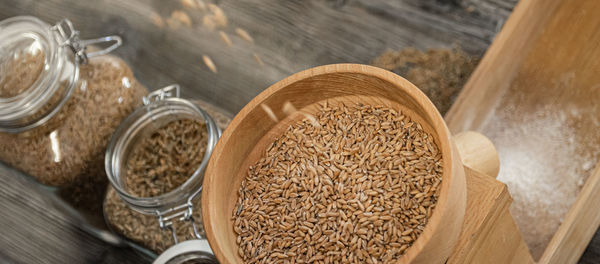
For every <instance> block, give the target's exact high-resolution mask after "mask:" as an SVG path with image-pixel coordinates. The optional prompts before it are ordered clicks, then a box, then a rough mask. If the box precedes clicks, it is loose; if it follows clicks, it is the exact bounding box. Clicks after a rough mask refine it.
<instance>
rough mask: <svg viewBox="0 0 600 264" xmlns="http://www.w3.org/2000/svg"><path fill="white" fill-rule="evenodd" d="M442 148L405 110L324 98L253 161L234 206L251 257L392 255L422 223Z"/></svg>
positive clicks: (333, 259)
mask: <svg viewBox="0 0 600 264" xmlns="http://www.w3.org/2000/svg"><path fill="white" fill-rule="evenodd" d="M441 181H442V156H441V152H440V151H439V150H438V147H437V145H436V143H435V142H434V139H433V137H432V135H431V134H429V133H427V132H426V131H424V129H423V127H422V126H421V124H419V123H417V122H415V121H413V120H411V118H410V117H409V116H407V115H405V114H403V113H402V112H400V111H397V110H394V109H391V108H388V107H383V106H370V105H362V104H356V105H351V106H343V105H342V106H329V105H327V104H324V105H322V106H320V108H319V110H318V111H317V113H316V114H315V116H314V118H307V119H304V120H301V121H298V122H296V123H294V124H292V125H291V126H290V127H289V128H288V129H287V130H286V131H285V132H284V134H283V135H281V136H280V137H279V138H277V139H276V140H275V141H274V142H273V143H272V144H271V145H270V146H269V147H267V149H266V151H265V153H264V155H263V156H262V157H261V158H260V159H259V160H258V161H257V162H256V163H255V164H254V165H252V166H251V167H250V168H249V170H248V174H247V176H246V178H245V179H244V180H243V182H242V185H241V187H240V189H239V191H238V197H239V198H238V201H237V203H236V206H235V209H234V212H233V222H234V225H233V230H234V232H235V233H236V234H237V245H238V246H239V248H238V253H239V255H240V257H241V258H242V259H243V260H244V262H246V263H288V262H289V263H294V262H295V263H315V262H324V263H380V262H383V263H388V262H393V261H397V260H398V259H399V258H400V257H401V256H402V255H403V254H404V253H405V252H406V250H407V249H408V248H409V247H410V246H411V245H412V244H413V243H414V241H416V240H417V238H418V237H419V235H420V234H421V233H422V232H423V230H424V228H425V226H426V224H427V222H428V219H429V218H430V217H431V214H432V212H433V209H434V207H435V204H436V202H437V199H438V196H439V190H440V188H441V186H440V184H441Z"/></svg>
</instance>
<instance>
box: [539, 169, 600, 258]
mask: <svg viewBox="0 0 600 264" xmlns="http://www.w3.org/2000/svg"><path fill="white" fill-rule="evenodd" d="M599 193H600V163H599V164H598V165H596V169H595V170H594V172H593V173H592V175H591V176H590V177H589V178H588V180H587V182H586V183H585V185H584V187H583V189H582V190H581V192H580V193H579V196H577V200H576V201H575V203H574V204H573V206H571V210H569V213H567V217H565V221H564V222H563V224H562V225H561V226H560V227H559V229H558V231H556V233H555V234H554V237H552V240H551V241H550V244H548V247H547V248H546V251H544V255H543V256H542V258H541V259H540V261H539V263H551V264H561V263H575V262H576V261H577V260H578V259H579V257H580V256H581V254H583V251H584V250H585V248H586V246H587V244H588V243H589V242H590V240H591V239H592V237H593V236H594V232H593V230H596V229H597V228H598V226H600V214H599V213H598V210H597V208H598V207H597V206H598V204H600V195H598V194H599Z"/></svg>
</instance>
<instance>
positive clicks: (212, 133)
mask: <svg viewBox="0 0 600 264" xmlns="http://www.w3.org/2000/svg"><path fill="white" fill-rule="evenodd" d="M143 101H144V106H142V107H140V108H138V109H136V110H135V111H134V112H133V113H132V114H131V115H129V116H128V117H127V118H126V119H125V120H124V121H123V122H122V123H121V125H119V127H118V128H117V129H116V131H115V133H114V134H113V136H112V138H111V140H110V142H109V144H108V147H107V151H106V158H105V169H106V174H107V176H108V179H109V182H110V184H111V185H112V186H113V187H114V189H115V191H116V192H117V195H118V196H119V197H120V198H121V200H123V201H124V202H125V204H127V205H128V206H129V207H131V208H132V209H134V210H136V211H138V212H141V213H145V214H152V215H157V216H159V217H161V218H160V219H163V218H167V220H165V221H168V220H169V218H168V215H172V214H176V213H178V212H186V211H191V210H193V208H191V207H193V205H192V204H191V200H192V199H193V198H194V197H195V196H196V195H198V194H199V193H200V192H201V190H202V181H203V178H204V169H205V168H206V165H207V164H208V160H209V157H210V154H211V153H212V150H213V148H214V146H215V145H216V143H217V140H218V139H219V136H220V130H219V128H218V126H217V125H216V123H215V121H214V120H213V119H212V117H211V116H210V115H208V113H206V112H205V111H204V110H202V109H201V108H200V107H198V106H197V105H195V104H194V103H192V102H191V101H188V100H185V99H182V98H179V86H178V85H171V86H168V87H165V88H162V89H159V90H157V91H154V92H152V93H150V94H149V95H148V96H147V97H145V98H144V99H143ZM185 119H188V120H194V121H198V122H201V123H204V124H205V125H206V128H205V129H206V130H207V131H206V132H207V140H206V148H205V151H204V155H203V157H202V160H201V161H200V164H199V165H198V167H197V168H196V169H195V171H194V173H193V175H190V176H189V178H187V179H186V180H185V181H184V182H183V183H182V184H181V185H179V186H177V187H175V188H174V189H172V190H169V191H167V192H164V193H161V194H159V195H156V196H147V197H140V196H137V195H135V194H134V193H131V192H130V191H129V190H128V188H127V180H126V179H127V177H128V175H127V172H126V164H127V162H128V161H129V159H130V156H131V154H132V150H133V149H134V148H135V147H136V146H138V144H139V143H140V142H141V141H142V139H145V138H148V137H150V136H151V135H152V134H153V133H154V132H156V131H157V130H159V129H161V128H163V127H164V126H165V125H166V124H168V123H170V122H173V121H177V120H185Z"/></svg>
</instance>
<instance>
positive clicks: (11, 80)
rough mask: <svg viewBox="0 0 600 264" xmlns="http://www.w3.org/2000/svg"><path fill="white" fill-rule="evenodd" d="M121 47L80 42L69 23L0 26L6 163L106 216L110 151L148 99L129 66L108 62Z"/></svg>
mask: <svg viewBox="0 0 600 264" xmlns="http://www.w3.org/2000/svg"><path fill="white" fill-rule="evenodd" d="M121 43H122V41H121V38H120V37H118V36H109V37H103V38H98V39H92V40H81V39H80V38H79V32H78V31H76V30H75V29H74V28H73V25H72V23H71V22H70V21H69V20H66V19H65V20H62V21H61V22H59V23H57V24H56V25H54V26H51V25H49V24H47V23H45V22H43V21H41V20H39V19H37V18H35V17H29V16H19V17H13V18H9V19H6V20H3V21H1V22H0V160H1V161H3V162H5V163H6V164H8V165H10V166H12V167H15V168H17V169H19V170H21V171H23V172H25V173H27V174H29V175H31V176H33V177H34V178H35V179H36V180H37V181H39V182H41V183H43V184H45V185H50V186H57V187H62V188H63V189H62V190H61V195H62V196H63V197H66V198H67V200H69V201H70V202H71V203H72V204H75V205H76V207H79V208H86V209H90V210H91V211H97V212H98V216H100V217H101V216H102V214H101V213H102V210H101V205H102V199H103V196H104V192H105V190H106V189H105V188H106V185H107V181H106V176H105V173H104V170H103V165H104V153H105V150H106V145H107V144H108V141H109V139H110V136H111V135H112V133H113V132H114V130H115V129H116V127H117V126H118V124H119V123H121V121H122V120H123V119H124V118H125V117H126V116H127V115H128V114H130V113H131V112H132V111H133V110H134V109H135V108H136V107H138V106H139V104H140V103H139V98H140V97H141V96H143V95H145V94H147V91H146V89H145V88H144V87H143V86H142V85H141V84H139V83H138V82H137V80H136V79H135V78H134V77H133V73H132V71H131V69H130V68H129V67H128V66H127V64H126V63H125V62H123V61H122V60H121V59H119V58H117V57H114V56H111V55H106V54H107V53H109V52H111V51H113V50H114V49H116V48H117V47H119V46H120V45H121ZM93 44H98V45H104V46H106V45H108V47H106V48H103V49H100V48H95V47H93V46H91V47H89V45H93ZM88 47H89V48H88ZM92 50H93V51H92ZM100 219H101V218H100Z"/></svg>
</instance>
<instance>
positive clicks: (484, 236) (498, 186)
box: [447, 141, 533, 264]
mask: <svg viewBox="0 0 600 264" xmlns="http://www.w3.org/2000/svg"><path fill="white" fill-rule="evenodd" d="M463 142H464V143H466V141H463ZM485 163H487V162H483V163H478V164H477V163H474V164H473V165H475V166H474V167H473V168H471V167H467V166H465V176H466V179H467V210H466V213H465V221H464V222H463V229H462V232H461V234H460V237H459V240H458V243H457V245H456V247H455V248H454V251H453V252H452V255H451V256H450V258H449V259H448V262H447V263H515V264H517V263H533V259H532V258H531V255H530V254H529V250H528V249H527V245H526V244H525V242H524V241H523V238H522V237H521V233H520V232H519V229H518V228H517V226H516V224H515V222H514V220H513V218H512V216H511V215H510V212H509V211H508V208H509V205H510V203H511V202H512V199H511V197H510V194H509V193H508V189H507V188H506V185H505V184H503V183H501V182H499V181H497V180H495V179H494V178H493V176H492V175H486V174H483V173H480V172H478V170H479V171H480V170H481V169H485V167H486V165H485ZM482 165H483V167H482ZM476 169H477V170H476Z"/></svg>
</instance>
